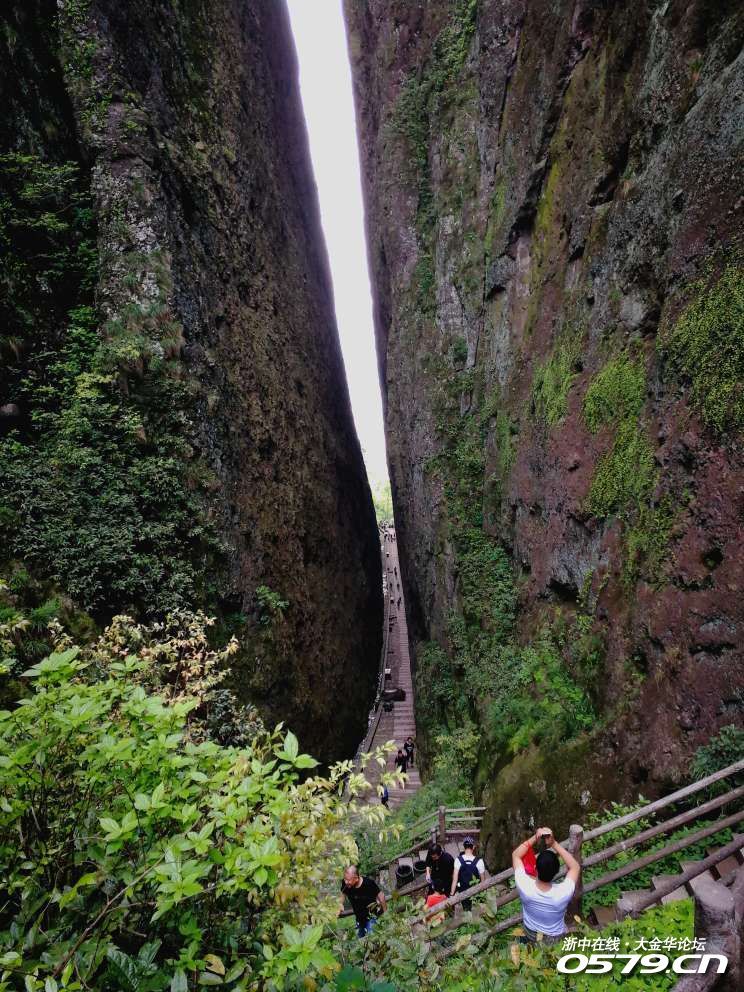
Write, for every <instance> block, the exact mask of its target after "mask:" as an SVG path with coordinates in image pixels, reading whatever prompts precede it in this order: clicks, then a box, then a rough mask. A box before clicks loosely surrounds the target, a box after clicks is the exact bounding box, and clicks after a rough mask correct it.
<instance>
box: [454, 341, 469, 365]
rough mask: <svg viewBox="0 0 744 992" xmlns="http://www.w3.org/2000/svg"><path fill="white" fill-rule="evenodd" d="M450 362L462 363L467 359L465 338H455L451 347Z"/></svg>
mask: <svg viewBox="0 0 744 992" xmlns="http://www.w3.org/2000/svg"><path fill="white" fill-rule="evenodd" d="M451 354H452V364H453V365H464V364H465V362H466V361H467V359H468V343H467V341H466V340H465V338H457V339H456V340H455V342H454V344H453V345H452V348H451Z"/></svg>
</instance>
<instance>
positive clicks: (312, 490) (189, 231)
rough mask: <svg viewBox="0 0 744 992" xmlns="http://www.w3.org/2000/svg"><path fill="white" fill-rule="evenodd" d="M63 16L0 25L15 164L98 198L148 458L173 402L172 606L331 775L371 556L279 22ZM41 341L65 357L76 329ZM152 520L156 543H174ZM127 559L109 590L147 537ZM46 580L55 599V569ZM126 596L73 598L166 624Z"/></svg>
mask: <svg viewBox="0 0 744 992" xmlns="http://www.w3.org/2000/svg"><path fill="white" fill-rule="evenodd" d="M58 6H59V13H57V5H56V4H55V3H52V2H43V0H37V2H35V3H34V4H31V5H26V4H23V5H21V4H18V5H17V9H15V10H12V11H10V12H8V13H7V14H6V13H5V12H4V14H3V18H4V20H5V21H6V24H5V30H4V34H3V40H4V45H5V47H6V53H5V54H7V60H5V56H4V65H5V70H4V75H3V77H2V83H3V88H4V90H6V91H7V92H11V91H12V92H15V94H16V95H15V96H14V98H13V100H12V101H11V102H10V103H9V104H8V105H7V115H6V116H7V120H6V121H5V124H6V127H5V129H4V138H5V148H6V149H7V150H11V149H12V150H13V151H14V152H23V153H29V154H35V155H39V156H40V157H41V158H42V159H44V160H48V161H51V162H55V161H58V162H61V161H67V160H68V159H74V160H76V161H77V163H78V165H79V169H80V174H81V175H82V176H83V179H84V182H87V184H88V187H87V189H88V194H87V195H89V197H90V204H91V211H92V213H93V214H94V217H95V226H96V231H97V249H98V268H97V273H96V284H95V291H94V299H90V300H86V301H85V302H87V303H89V304H91V305H94V306H95V308H96V312H97V314H98V318H99V320H98V329H99V330H98V333H99V335H100V340H102V341H103V342H104V343H105V346H106V348H107V352H106V365H105V371H106V374H107V375H110V378H111V381H113V382H115V383H116V385H117V392H116V396H117V400H116V402H117V403H119V402H120V399H119V398H120V397H123V399H122V400H121V402H125V403H128V404H130V406H131V405H132V404H134V405H135V406H136V407H137V410H136V415H137V417H138V418H140V419H139V421H138V424H139V426H136V430H135V431H134V434H135V437H136V443H137V444H139V445H140V448H141V449H142V456H143V458H144V456H145V454H147V453H148V449H149V447H150V446H153V445H156V444H158V443H160V435H159V434H158V431H159V430H160V427H159V423H160V421H161V420H162V419H163V417H162V416H161V401H162V407H163V408H164V409H167V410H169V411H170V413H171V414H172V415H173V416H174V417H175V416H177V419H178V422H177V425H176V427H175V428H174V430H173V431H172V432H171V433H172V434H175V435H176V437H177V439H178V447H177V450H176V449H174V448H173V447H171V448H169V447H168V443H169V442H166V441H163V442H162V444H161V445H160V449H162V454H163V461H162V463H159V465H162V468H163V472H164V477H163V478H162V479H161V482H160V483H159V491H160V492H161V494H162V502H163V504H165V503H167V501H168V500H169V499H170V498H171V495H172V493H173V492H174V491H176V490H177V489H178V487H179V486H181V485H182V483H183V489H184V492H185V494H186V495H185V496H184V499H187V498H188V499H189V500H191V499H192V498H193V499H194V500H198V502H199V506H200V507H201V513H202V515H201V517H199V518H197V519H194V520H193V527H191V528H189V530H188V531H187V529H186V528H184V529H183V530H180V531H178V532H177V533H175V534H174V535H173V538H172V541H171V544H170V545H168V547H171V545H172V549H173V559H172V560H171V559H169V558H168V557H167V556H166V560H161V561H159V562H156V563H155V565H154V566H153V567H155V566H157V567H158V568H159V569H160V570H161V571H162V573H163V579H162V584H165V582H166V580H167V579H168V576H169V572H173V573H176V574H180V573H181V572H184V574H186V572H187V566H188V569H190V571H188V576H189V577H190V578H189V582H185V581H184V582H182V583H181V584H180V585H176V584H175V583H173V584H172V590H171V594H169V599H168V602H167V605H171V604H172V603H173V602H175V603H176V604H177V603H179V602H181V603H184V605H191V606H194V605H196V606H199V605H201V606H204V607H205V608H206V609H207V610H208V611H209V612H216V613H217V614H218V615H219V616H221V617H222V618H223V619H224V621H225V624H226V625H227V627H228V629H229V630H232V629H234V630H235V632H236V633H237V634H238V636H239V637H240V638H241V640H242V641H243V643H244V645H245V648H244V650H243V652H242V654H241V660H240V662H239V669H238V671H237V672H236V673H235V683H236V687H237V689H238V690H239V692H241V694H243V695H244V696H246V697H247V698H250V699H252V700H254V701H257V702H258V703H259V705H260V706H261V708H262V710H263V712H264V714H265V715H266V717H267V718H268V719H269V720H270V721H273V720H284V721H285V722H286V723H287V724H288V725H290V726H291V727H292V728H293V729H294V730H295V731H296V732H297V733H298V734H299V736H300V738H301V742H302V744H303V746H304V747H306V748H307V749H309V750H312V751H313V752H314V753H315V754H317V755H318V757H320V758H331V757H338V756H340V755H342V754H349V753H352V752H353V750H354V748H355V747H356V745H357V743H358V740H359V739H360V738H361V736H362V735H363V733H364V728H365V721H366V714H367V710H368V704H369V698H370V695H371V693H372V691H373V685H374V681H375V677H376V671H377V664H378V657H379V643H380V636H381V635H380V627H381V622H382V620H381V617H382V607H381V593H380V587H381V580H380V564H379V548H378V542H377V529H376V525H375V521H374V514H373V508H372V502H371V497H370V493H369V488H368V485H367V481H366V477H365V473H364V468H363V463H362V458H361V452H360V448H359V444H358V441H357V438H356V435H355V431H354V427H353V422H352V417H351V411H350V406H349V400H348V394H347V388H346V382H345V376H344V371H343V365H342V360H341V355H340V350H339V344H338V338H337V331H336V327H335V318H334V314H333V305H332V293H331V287H330V277H329V272H328V265H327V258H326V252H325V246H324V243H323V238H322V232H321V228H320V221H319V210H318V203H317V195H316V190H315V186H314V181H313V178H312V173H311V168H310V162H309V153H308V147H307V139H306V132H305V125H304V121H303V119H302V113H301V106H300V102H299V94H298V85H297V69H296V64H295V55H294V49H293V43H292V39H291V35H290V30H289V24H288V18H287V14H286V10H285V7H284V4H283V3H277V2H274V0H256V2H249V3H238V2H229V3H226V4H220V5H218V7H219V9H217V8H215V6H214V5H213V4H211V3H208V2H206V0H204V2H201V0H197V2H193V3H192V2H189V3H186V4H175V5H174V4H169V3H161V2H155V3H150V2H144V0H134V2H132V3H127V4H121V3H118V2H114V0H74V2H73V0H70V2H67V0H64V2H62V3H60V4H59V5H58ZM26 35H27V36H28V38H29V45H24V44H22V43H21V42H22V41H23V39H24V37H25V36H26ZM31 39H33V43H32V41H31ZM57 52H59V59H57ZM81 292H82V290H81ZM76 302H78V303H79V302H80V300H78V301H76ZM49 319H50V324H51V323H53V321H52V319H51V318H49ZM50 335H51V337H52V338H53V339H54V342H55V347H57V346H58V347H59V348H60V349H63V348H64V345H65V340H64V335H65V331H64V329H63V328H61V327H57V326H56V325H55V327H52V328H51V330H50ZM55 335H56V336H55ZM30 350H33V349H30ZM99 357H100V356H99ZM21 360H23V359H22V358H21V359H19V361H21ZM96 361H98V358H97V359H96ZM100 366H101V362H98V365H96V368H99V367H100ZM19 381H20V380H19V379H18V377H16V378H14V377H13V375H12V374H11V373H8V377H7V381H4V380H3V378H2V377H0V384H2V385H3V386H4V389H3V391H2V392H0V405H2V407H3V409H5V410H6V416H5V417H4V418H3V424H5V421H9V419H13V418H16V417H17V415H16V414H15V412H14V405H18V406H20V416H21V418H24V417H27V414H28V410H27V409H26V408H25V407H24V403H25V404H26V406H28V403H31V402H33V400H32V399H29V400H28V403H27V402H26V397H25V396H24V395H23V390H22V388H21V386H20V385H18V382H19ZM161 386H162V388H161ZM109 388H110V383H109V382H108V380H107V381H106V383H104V384H102V385H101V389H102V390H108V389H109ZM4 393H8V395H4ZM11 393H12V394H13V395H10V394H11ZM16 394H17V395H16ZM153 396H157V397H158V399H157V404H158V414H157V416H155V415H154V414H153V413H152V409H153V403H155V400H153ZM174 397H175V398H174ZM8 411H11V412H13V418H11V413H10V412H8ZM128 411H129V413H132V411H131V410H129V408H128ZM132 415H134V414H132ZM163 416H164V415H163ZM158 418H160V419H158ZM3 429H5V428H3ZM169 437H170V434H169ZM27 439H28V440H31V441H32V442H33V443H36V442H38V443H41V442H42V441H43V440H44V439H43V438H41V439H40V438H39V437H38V436H36V435H34V434H33V432H31V434H30V435H29V438H27ZM160 449H159V450H160ZM138 451H139V449H136V448H135V451H134V454H133V455H132V467H133V470H134V469H137V466H139V465H140V462H139V454H138ZM133 486H136V483H134V482H133ZM178 491H179V492H180V490H178ZM157 503H158V500H153V504H152V506H149V507H148V508H147V510H146V511H144V510H143V511H142V513H143V515H144V517H145V518H146V523H147V524H148V525H149V524H150V523H151V522H152V520H153V519H156V518H157V519H158V526H159V525H160V523H162V522H163V521H161V520H160V519H159V518H158V514H159V513H160V511H159V508H158V505H157ZM148 514H149V516H148ZM162 515H163V514H161V516H162ZM19 526H20V525H19ZM161 530H162V529H161ZM161 530H159V531H158V533H159V534H160V533H161ZM153 531H154V524H153ZM204 534H208V536H209V547H208V551H205V550H204V547H205V546H206V544H205V542H206V538H205V537H204V536H203V535H204ZM200 542H201V543H200ZM122 543H123V545H124V546H123V547H121V548H118V549H117V550H116V552H115V553H114V552H111V554H116V555H119V556H120V557H119V558H115V560H114V562H113V566H114V567H112V569H111V574H112V575H113V574H114V573H115V572H116V568H117V567H118V566H119V565H122V563H126V562H127V561H129V560H130V558H131V557H132V556H134V555H138V554H143V553H145V552H143V551H142V545H143V544H145V545H146V544H147V535H143V534H142V533H140V534H137V535H134V534H133V535H132V539H131V544H130V545H129V546H126V542H125V541H123V542H122ZM203 545H204V547H203ZM26 546H31V540H30V539H29V540H28V541H27V542H26V545H24V547H26ZM160 546H165V545H164V544H163V543H162V542H161V545H158V547H160ZM106 550H107V553H108V552H109V549H106ZM148 550H150V551H151V548H149V549H148ZM29 553H30V552H29ZM181 558H183V562H182V561H181ZM34 564H35V566H36V567H37V569H38V568H40V567H41V566H39V564H38V562H34ZM96 564H97V563H96ZM182 566H183V567H182ZM42 570H43V569H42ZM51 572H52V576H53V577H54V578H55V579H56V580H58V582H59V584H60V586H61V587H62V588H63V589H64V588H65V587H66V579H67V578H68V576H67V575H66V573H65V570H64V568H59V567H57V570H56V573H55V569H54V566H52V568H51ZM80 586H81V588H82V589H86V590H87V587H86V586H85V584H84V580H82V579H81V581H80ZM121 586H123V583H121ZM121 586H117V585H116V583H115V582H114V581H113V579H110V577H109V574H108V573H106V574H105V576H104V579H103V582H102V588H101V590H100V597H101V601H100V602H98V601H97V597H98V591H96V592H95V598H96V601H95V602H93V603H90V602H86V601H85V595H83V594H82V593H81V596H80V598H81V600H82V602H81V605H82V606H84V607H92V608H95V609H96V610H97V611H98V612H103V613H105V612H106V611H107V610H110V611H115V610H118V609H122V608H126V609H130V608H134V609H138V610H140V611H141V612H145V613H146V612H148V610H149V609H151V608H152V607H153V605H154V604H155V605H158V603H159V601H158V599H157V597H158V593H159V589H160V587H161V584H160V583H159V582H157V581H156V582H154V583H153V587H152V591H150V589H149V587H148V585H147V583H146V582H145V581H144V580H143V578H142V576H141V575H140V574H139V573H137V574H136V575H133V577H132V578H131V581H128V584H127V585H126V588H125V589H124V591H122V588H121ZM68 588H69V586H68ZM169 588H170V587H169ZM257 590H259V592H258V593H257ZM91 598H94V594H93V593H91Z"/></svg>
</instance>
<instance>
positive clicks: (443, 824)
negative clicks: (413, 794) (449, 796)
mask: <svg viewBox="0 0 744 992" xmlns="http://www.w3.org/2000/svg"><path fill="white" fill-rule="evenodd" d="M438 813H439V843H440V844H446V843H447V808H446V806H440V807H439V810H438Z"/></svg>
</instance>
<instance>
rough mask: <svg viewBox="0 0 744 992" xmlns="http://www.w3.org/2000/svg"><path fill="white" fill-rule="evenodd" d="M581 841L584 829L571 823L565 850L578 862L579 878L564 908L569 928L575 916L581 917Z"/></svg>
mask: <svg viewBox="0 0 744 992" xmlns="http://www.w3.org/2000/svg"><path fill="white" fill-rule="evenodd" d="M583 839H584V828H583V827H582V826H580V825H579V824H578V823H572V824H571V826H570V827H569V829H568V844H567V845H566V848H567V850H568V851H569V852H570V853H571V854H573V856H574V857H575V858H576V860H577V861H578V862H579V877H578V879H577V881H576V888H575V889H574V894H573V897H572V898H571V902H570V903H569V904H568V906H567V908H566V923H567V924H568V925H569V926H571V925H572V924H574V923H575V922H576V921H575V919H574V917H575V916H581V890H582V887H583V886H582V883H583V879H582V877H581V843H582V841H583Z"/></svg>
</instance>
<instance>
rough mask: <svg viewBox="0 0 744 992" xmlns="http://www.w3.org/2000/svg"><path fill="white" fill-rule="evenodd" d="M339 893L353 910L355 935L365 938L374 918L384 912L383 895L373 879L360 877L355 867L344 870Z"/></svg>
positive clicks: (364, 876)
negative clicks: (355, 925) (355, 927)
mask: <svg viewBox="0 0 744 992" xmlns="http://www.w3.org/2000/svg"><path fill="white" fill-rule="evenodd" d="M341 892H342V893H343V894H344V895H345V896H346V898H347V899H348V900H349V902H350V903H351V908H352V909H353V910H354V916H355V917H356V924H357V934H358V935H359V936H360V937H365V936H366V935H367V934H368V933H370V931H371V930H372V927H373V926H374V923H375V921H374V917H375V916H377V915H378V914H379V913H384V912H385V908H386V904H385V894H384V893H383V892H382V890H381V889H380V886H379V885H378V884H377V882H375V881H374V879H372V878H368V877H367V876H366V875H360V874H359V869H358V868H357V866H356V865H349V867H348V868H346V869H345V871H344V880H343V882H342V883H341Z"/></svg>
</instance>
